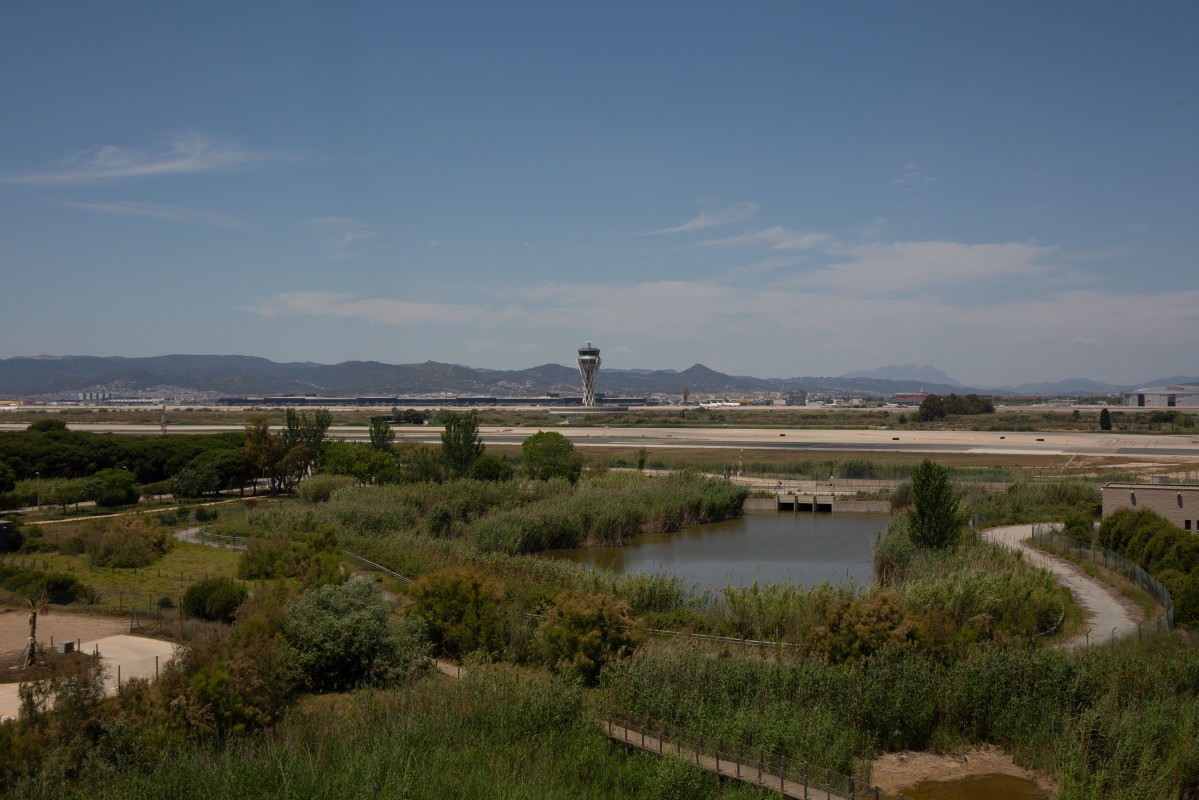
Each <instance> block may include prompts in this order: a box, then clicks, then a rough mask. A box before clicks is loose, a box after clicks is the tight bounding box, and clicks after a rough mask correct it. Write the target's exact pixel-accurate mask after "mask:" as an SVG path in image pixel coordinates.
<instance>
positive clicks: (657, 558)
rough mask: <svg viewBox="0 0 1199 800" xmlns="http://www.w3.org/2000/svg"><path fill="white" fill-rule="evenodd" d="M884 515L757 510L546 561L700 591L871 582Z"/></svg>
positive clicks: (573, 551)
mask: <svg viewBox="0 0 1199 800" xmlns="http://www.w3.org/2000/svg"><path fill="white" fill-rule="evenodd" d="M887 522H888V517H887V516H886V515H883V514H848V513H841V512H838V513H836V514H830V513H813V512H811V511H798V512H796V511H751V512H747V513H746V514H744V515H743V516H741V517H738V518H737V519H731V520H726V521H724V522H714V523H710V524H707V525H691V526H688V527H686V528H683V529H682V530H678V531H675V532H673V533H660V534H647V535H644V536H639V537H637V538H635V539H630V540H628V541H627V542H626V543H625V546H624V547H579V548H573V549H569V550H549V551H546V552H545V553H543V555H545V556H548V557H550V558H562V559H567V560H570V561H575V562H577V563H580V564H583V565H584V566H587V567H591V568H598V569H606V570H611V571H613V572H616V573H619V574H621V575H632V574H636V573H638V572H641V571H644V572H647V573H666V572H669V573H671V574H674V575H678V576H680V577H682V578H684V579H686V581H687V582H688V584H691V583H695V584H698V586H699V588H701V589H720V588H721V587H724V586H749V585H750V584H752V583H753V582H754V581H757V582H759V583H783V582H788V583H802V584H803V585H805V586H814V585H816V584H818V583H823V582H829V583H838V584H845V583H850V582H857V583H870V581H871V580H872V578H873V575H872V556H873V552H874V542H875V540H876V539H877V537H878V535H879V534H880V532H882V531H884V530H886V527H887Z"/></svg>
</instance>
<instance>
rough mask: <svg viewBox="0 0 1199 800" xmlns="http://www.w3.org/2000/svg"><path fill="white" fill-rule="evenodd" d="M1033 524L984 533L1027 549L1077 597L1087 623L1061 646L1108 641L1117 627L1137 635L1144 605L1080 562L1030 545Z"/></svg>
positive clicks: (1028, 557) (988, 537)
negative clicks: (1086, 570)
mask: <svg viewBox="0 0 1199 800" xmlns="http://www.w3.org/2000/svg"><path fill="white" fill-rule="evenodd" d="M1032 528H1033V526H1032V525H1004V526H1002V527H998V528H988V529H987V530H984V531H983V532H982V535H983V538H984V539H986V540H988V541H991V542H995V543H996V544H1001V545H1004V546H1005V547H1010V548H1011V549H1013V550H1016V551H1019V552H1020V553H1023V554H1024V559H1025V561H1027V562H1028V563H1030V564H1032V565H1033V566H1035V567H1043V568H1044V569H1047V570H1049V571H1050V572H1052V573H1053V577H1054V578H1056V579H1057V582H1058V583H1060V584H1062V585H1063V586H1065V587H1066V588H1068V589H1069V590H1070V593H1071V594H1072V595H1074V601H1075V602H1076V603H1078V605H1079V606H1080V607H1081V608H1082V611H1083V624H1082V625H1081V626H1080V627H1079V629H1078V630H1077V631H1076V632H1075V633H1074V635H1073V636H1071V637H1070V638H1069V639H1067V640H1066V641H1064V642H1062V643H1061V644H1060V645H1059V646H1060V647H1065V648H1073V647H1084V646H1086V645H1087V644H1096V643H1098V642H1107V641H1110V640H1111V638H1112V637H1113V631H1114V635H1115V636H1116V637H1122V636H1131V635H1134V634H1135V633H1136V632H1137V625H1138V624H1139V623H1140V622H1142V621H1144V618H1145V615H1144V613H1143V612H1142V611H1141V608H1140V607H1139V606H1138V605H1137V604H1136V603H1134V602H1132V601H1131V600H1129V599H1128V598H1127V597H1125V596H1124V595H1122V594H1120V592H1118V591H1116V590H1115V589H1113V588H1112V587H1111V586H1109V585H1107V584H1106V583H1104V582H1103V581H1101V580H1099V579H1098V578H1092V577H1091V576H1090V575H1087V574H1086V573H1085V572H1083V570H1082V567H1079V566H1078V565H1077V564H1074V563H1073V562H1071V561H1067V560H1066V559H1064V558H1062V557H1060V556H1055V555H1053V554H1051V553H1046V552H1045V551H1044V550H1038V549H1037V548H1035V547H1033V546H1032V545H1030V544H1029V543H1028V539H1029V538H1031V537H1032Z"/></svg>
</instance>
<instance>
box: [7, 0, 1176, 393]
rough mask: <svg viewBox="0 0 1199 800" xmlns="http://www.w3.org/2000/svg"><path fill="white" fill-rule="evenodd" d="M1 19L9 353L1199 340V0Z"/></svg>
mask: <svg viewBox="0 0 1199 800" xmlns="http://www.w3.org/2000/svg"><path fill="white" fill-rule="evenodd" d="M0 21H2V23H3V24H0V86H3V93H2V95H0V96H2V97H3V109H4V124H3V126H0V131H2V132H0V270H2V279H3V287H4V290H3V297H4V302H3V304H2V313H0V357H11V356H28V355H37V354H53V355H65V354H86V355H125V356H143V355H160V354H166V353H243V354H248V355H259V356H265V357H267V358H271V359H274V360H280V361H318V362H324V363H333V362H338V361H344V360H351V359H363V360H368V359H369V360H378V361H384V362H388V363H410V362H416V361H424V360H426V359H433V360H438V361H448V362H455V363H463V364H469V365H472V366H480V367H488V368H493V369H509V368H523V367H529V366H534V365H537V364H542V363H546V362H558V363H566V364H570V363H572V362H573V351H574V349H576V348H577V347H578V346H580V345H581V344H582V342H583V341H584V340H585V339H590V340H592V341H594V342H595V343H596V344H597V345H599V347H600V348H601V350H602V355H603V358H604V364H605V366H609V367H617V368H675V369H684V368H686V367H688V366H690V365H691V364H693V363H696V362H700V363H704V364H707V365H708V366H710V367H712V368H714V369H718V370H721V371H725V372H730V373H735V374H746V375H757V376H763V377H766V376H776V377H789V376H795V375H839V374H842V373H845V372H849V371H851V370H858V369H868V368H871V367H875V366H879V365H883V364H891V363H917V364H932V365H935V366H937V367H939V368H941V369H943V370H945V371H946V372H947V373H949V374H950V375H951V376H952V377H954V378H955V379H957V380H959V381H963V382H966V383H970V384H973V385H1001V384H1015V383H1020V382H1023V381H1033V380H1054V379H1060V378H1066V377H1080V376H1083V377H1090V378H1094V379H1097V380H1108V381H1113V382H1121V383H1136V382H1139V381H1144V380H1149V379H1153V378H1161V377H1166V376H1170V375H1180V374H1182V375H1194V374H1197V373H1199V355H1197V353H1199V347H1197V346H1196V345H1197V344H1199V270H1197V269H1196V258H1195V254H1196V252H1197V251H1199V248H1197V247H1196V245H1197V244H1199V241H1197V240H1199V226H1197V225H1196V222H1195V221H1196V212H1197V211H1199V157H1197V155H1199V154H1197V148H1199V124H1197V123H1199V92H1197V91H1196V86H1197V78H1199V48H1196V47H1195V45H1194V34H1195V31H1196V30H1197V29H1199V25H1197V23H1199V6H1196V5H1195V4H1194V3H1153V4H1135V5H1134V4H1127V3H1125V4H1114V3H1091V2H1087V3H1082V2H1076V3H1043V2H1037V3H950V2H943V3H918V2H911V3H881V2H880V3H823V4H817V3H803V2H740V3H725V4H714V3H702V2H685V3H684V2H679V3H621V2H608V3H602V4H599V3H596V4H580V3H519V2H518V3H506V4H500V3H378V4H375V3H353V4H332V3H323V4H306V3H265V2H264V3H206V4H186V5H185V4H161V3H143V4H135V3H120V4H99V3H58V4H49V3H26V4H17V5H15V6H12V7H9V8H6V9H5V11H4V12H3V15H2V17H0Z"/></svg>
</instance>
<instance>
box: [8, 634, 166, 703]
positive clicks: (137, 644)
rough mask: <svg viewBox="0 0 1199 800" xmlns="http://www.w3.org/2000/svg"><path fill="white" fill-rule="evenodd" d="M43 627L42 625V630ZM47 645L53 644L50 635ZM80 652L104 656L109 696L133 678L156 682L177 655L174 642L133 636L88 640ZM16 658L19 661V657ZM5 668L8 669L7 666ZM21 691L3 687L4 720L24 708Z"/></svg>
mask: <svg viewBox="0 0 1199 800" xmlns="http://www.w3.org/2000/svg"><path fill="white" fill-rule="evenodd" d="M3 616H6V617H12V616H15V615H14V614H5V615H3ZM86 619H87V620H89V621H96V620H97V619H100V620H103V621H104V622H111V621H112V620H108V619H104V618H96V617H88V618H86ZM39 622H40V620H39ZM6 624H7V620H6ZM40 627H41V626H40V624H39V630H40ZM64 630H65V628H64ZM72 630H76V631H81V630H82V628H80V627H76V628H73V629H72ZM28 636H29V631H28V628H26V630H25V638H26V639H27V638H28ZM66 638H68V637H64V640H65V639H66ZM76 638H80V637H76ZM56 641H57V639H56ZM46 642H47V643H49V636H48V635H47V638H46ZM79 649H80V651H81V652H84V653H96V654H98V655H99V656H100V660H101V661H102V662H103V665H104V667H105V674H104V690H105V692H106V693H107V694H115V693H116V691H117V689H118V687H119V686H120V685H121V684H124V683H125V682H126V681H128V680H129V679H130V678H147V679H153V678H155V677H156V676H157V675H158V673H159V670H160V669H161V668H162V666H163V665H165V664H166V662H167V661H169V660H170V659H171V657H172V656H173V655H174V653H175V645H173V644H171V643H170V642H164V641H160V640H158V639H147V638H145V637H142V636H129V635H127V634H117V635H114V636H103V637H100V638H96V639H86V638H85V639H83V641H82V643H81V644H80V647H79ZM13 657H14V658H15V653H14V655H13ZM5 666H6V667H7V665H5ZM19 687H20V684H19V683H4V684H0V720H5V719H9V718H11V717H15V716H17V714H18V712H19V710H20V707H21V702H20V697H19V694H18V690H19Z"/></svg>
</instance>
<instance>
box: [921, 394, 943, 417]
mask: <svg viewBox="0 0 1199 800" xmlns="http://www.w3.org/2000/svg"><path fill="white" fill-rule="evenodd" d="M917 416H918V417H919V418H920V421H921V422H932V421H933V420H935V419H945V401H944V400H942V399H941V397H940V396H939V395H935V394H930V395H928V396H927V397H925V398H924V400H922V401H921V402H920V411H919V412H918V413H917Z"/></svg>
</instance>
